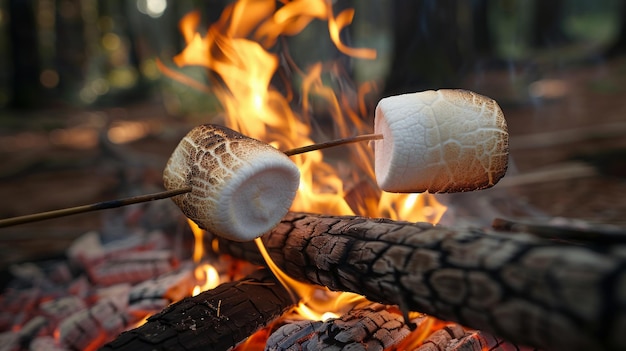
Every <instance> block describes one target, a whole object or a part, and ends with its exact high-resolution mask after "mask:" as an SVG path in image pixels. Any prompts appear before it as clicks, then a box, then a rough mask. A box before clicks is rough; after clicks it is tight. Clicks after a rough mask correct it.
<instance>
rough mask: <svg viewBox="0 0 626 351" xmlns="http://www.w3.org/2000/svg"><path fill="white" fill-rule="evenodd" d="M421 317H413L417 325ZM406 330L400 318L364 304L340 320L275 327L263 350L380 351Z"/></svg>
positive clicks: (385, 310) (376, 306)
mask: <svg viewBox="0 0 626 351" xmlns="http://www.w3.org/2000/svg"><path fill="white" fill-rule="evenodd" d="M424 319H425V318H424V317H421V318H416V319H414V320H411V322H412V323H419V322H421V321H423V320H424ZM409 333H410V329H409V326H408V325H407V323H405V322H404V320H403V318H402V315H401V314H399V313H397V312H394V311H392V310H391V309H390V306H385V305H381V304H377V303H372V302H369V301H366V302H364V303H362V304H361V305H360V306H356V307H355V308H353V309H352V310H350V311H349V312H348V313H346V314H344V315H343V316H341V317H340V318H333V319H329V320H327V321H324V322H322V321H309V320H303V321H296V322H292V323H288V324H285V325H283V326H281V327H280V328H278V329H277V330H276V331H275V332H274V333H273V334H272V335H271V336H270V337H269V338H268V340H267V344H266V347H265V349H266V350H270V351H278V350H368V351H375V350H378V351H382V350H383V349H386V348H388V347H391V346H393V345H396V344H397V343H399V342H400V341H402V339H404V338H405V337H406V336H407V335H409Z"/></svg>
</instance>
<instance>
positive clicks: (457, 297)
mask: <svg viewBox="0 0 626 351" xmlns="http://www.w3.org/2000/svg"><path fill="white" fill-rule="evenodd" d="M263 241H264V243H265V245H266V247H267V249H268V251H269V253H270V256H271V257H272V259H273V260H274V261H275V262H276V263H277V264H278V265H279V266H280V267H281V268H282V269H283V270H284V271H285V272H286V273H287V274H289V275H290V276H292V277H293V278H295V279H298V280H301V281H304V282H308V283H313V284H319V285H324V286H327V287H328V288H330V289H331V290H339V291H351V292H355V293H359V294H362V295H365V296H366V297H367V298H368V299H369V300H371V301H376V302H380V303H383V304H396V305H398V306H400V308H402V309H404V310H410V311H419V312H423V313H428V314H430V315H432V316H435V317H438V318H440V319H444V320H450V321H456V322H459V323H461V324H462V325H465V326H468V327H471V328H475V329H479V330H485V331H487V332H490V333H493V334H495V335H498V336H500V337H502V338H505V339H507V340H508V341H511V342H514V343H517V344H521V345H530V346H534V347H538V348H541V349H546V350H554V351H558V350H589V349H594V350H617V349H624V348H626V336H624V334H623V333H622V331H623V328H624V326H625V325H626V293H625V291H626V289H625V288H624V287H625V286H626V246H624V245H607V244H604V243H598V244H595V243H588V244H586V245H584V246H583V245H572V244H567V243H563V242H561V241H552V240H548V239H545V238H540V237H537V236H533V235H529V234H523V233H516V234H511V233H498V232H490V233H486V232H484V231H481V230H477V229H462V230H461V229H452V228H443V227H436V226H432V225H430V224H426V223H408V222H398V221H391V220H386V219H369V218H362V217H349V216H345V217H334V216H324V215H314V214H305V213H290V214H288V215H287V216H286V217H285V218H284V219H283V221H282V222H281V223H280V224H279V225H278V226H277V227H276V228H275V229H274V230H272V231H271V232H269V233H267V234H266V235H264V236H263ZM220 250H221V251H222V252H224V253H229V254H231V255H233V256H235V257H239V258H245V259H248V260H250V261H253V262H256V263H259V264H262V263H263V260H262V258H261V257H260V255H259V254H258V252H257V249H256V247H255V246H254V245H253V244H242V243H231V242H228V241H224V240H220Z"/></svg>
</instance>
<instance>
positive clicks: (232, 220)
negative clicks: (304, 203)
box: [163, 124, 300, 241]
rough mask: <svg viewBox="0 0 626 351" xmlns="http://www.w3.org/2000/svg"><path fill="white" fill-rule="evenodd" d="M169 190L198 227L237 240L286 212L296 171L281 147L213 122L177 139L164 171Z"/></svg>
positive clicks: (252, 234) (271, 224)
mask: <svg viewBox="0 0 626 351" xmlns="http://www.w3.org/2000/svg"><path fill="white" fill-rule="evenodd" d="M163 182H164V185H165V188H166V189H168V190H172V189H180V188H184V187H189V186H191V188H192V190H191V192H189V193H186V194H182V195H178V196H175V197H173V198H172V199H173V201H174V202H175V203H176V205H178V207H180V209H181V210H182V212H183V213H184V214H185V215H186V216H187V217H189V218H190V219H191V220H193V221H194V222H196V223H197V224H198V226H200V227H201V228H203V229H206V230H208V231H211V232H213V233H215V234H217V235H219V236H222V237H224V238H227V239H231V240H235V241H248V240H252V239H254V238H256V237H259V236H261V235H262V234H264V233H266V232H268V231H269V230H270V229H272V228H273V227H274V226H276V225H277V224H278V222H280V220H281V219H282V218H283V217H284V216H285V215H286V214H287V211H288V210H289V207H290V206H291V203H292V202H293V199H294V197H295V196H296V191H297V189H298V186H299V183H300V171H299V170H298V168H297V167H296V165H295V164H294V163H293V162H292V161H291V160H290V159H289V158H288V157H287V156H286V155H285V154H283V153H282V152H280V151H278V150H277V149H275V148H273V147H272V146H270V145H268V144H266V143H263V142H261V141H259V140H256V139H252V138H249V137H246V136H243V135H241V134H239V133H237V132H235V131H233V130H230V129H228V128H225V127H221V126H217V125H209V124H206V125H201V126H198V127H196V128H194V129H193V130H191V131H190V132H189V133H188V134H187V135H186V136H185V137H184V138H183V139H182V140H181V141H180V143H179V144H178V146H177V147H176V149H175V150H174V152H173V153H172V156H171V157H170V159H169V161H168V162H167V166H166V167H165V170H164V171H163Z"/></svg>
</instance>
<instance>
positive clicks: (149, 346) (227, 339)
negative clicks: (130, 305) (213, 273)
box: [101, 270, 294, 351]
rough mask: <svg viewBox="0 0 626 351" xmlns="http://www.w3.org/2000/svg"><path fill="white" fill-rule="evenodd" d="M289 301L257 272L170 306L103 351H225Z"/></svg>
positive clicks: (280, 288)
mask: <svg viewBox="0 0 626 351" xmlns="http://www.w3.org/2000/svg"><path fill="white" fill-rule="evenodd" d="M293 303H294V302H293V301H292V300H291V297H290V295H289V293H288V292H287V290H285V288H283V286H282V285H280V283H279V282H278V281H277V280H276V278H274V276H273V275H272V274H271V273H270V272H268V271H266V270H260V271H257V272H255V273H253V274H251V275H249V276H248V277H246V278H244V279H241V280H239V281H233V282H230V283H224V284H222V285H220V286H218V287H217V288H215V289H213V290H208V291H205V292H203V293H201V294H199V295H197V296H194V297H189V298H185V299H183V300H181V301H179V302H177V303H174V304H172V305H170V306H169V307H167V308H166V309H165V310H163V311H161V312H160V313H158V314H156V315H154V316H152V317H150V318H148V320H147V322H146V323H145V324H144V325H142V326H140V327H138V328H135V329H133V330H129V331H126V332H124V333H122V334H120V335H119V336H118V337H117V339H115V340H113V341H112V342H110V343H108V344H106V345H105V346H104V347H102V348H101V350H110V351H113V350H115V351H119V350H133V351H140V350H150V351H152V350H226V349H229V348H232V347H233V346H235V345H237V344H238V343H239V342H241V341H242V340H244V339H245V338H247V337H248V336H250V335H251V334H252V333H253V332H255V331H256V330H257V329H259V328H261V327H263V326H265V325H267V324H269V323H270V322H272V321H273V320H274V319H275V318H277V317H279V316H280V315H282V314H283V313H284V312H285V311H286V310H287V309H289V308H290V307H292V306H293Z"/></svg>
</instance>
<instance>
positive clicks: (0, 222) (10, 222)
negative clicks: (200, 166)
mask: <svg viewBox="0 0 626 351" xmlns="http://www.w3.org/2000/svg"><path fill="white" fill-rule="evenodd" d="M382 138H383V135H382V134H365V135H358V136H355V137H350V138H343V139H336V140H331V141H327V142H323V143H319V144H313V145H309V146H303V147H299V148H294V149H290V150H287V151H285V152H284V153H285V155H287V156H293V155H298V154H303V153H305V152H310V151H315V150H321V149H327V148H330V147H335V146H339V145H344V144H349V143H356V142H360V141H368V140H380V139H382ZM190 191H191V187H185V188H182V189H174V190H166V191H161V192H158V193H153V194H147V195H139V196H133V197H127V198H124V199H117V200H110V201H103V202H96V203H93V204H89V205H82V206H76V207H69V208H63V209H60V210H54V211H48V212H40V213H33V214H29V215H24V216H19V217H13V218H6V219H0V228H4V227H10V226H14V225H18V224H24V223H31V222H37V221H42V220H45V219H52V218H59V217H65V216H71V215H75V214H79V213H86V212H91V211H98V210H106V209H110V208H117V207H122V206H127V205H132V204H137V203H141V202H148V201H153V200H161V199H165V198H168V197H172V196H176V195H181V194H185V193H188V192H190Z"/></svg>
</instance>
